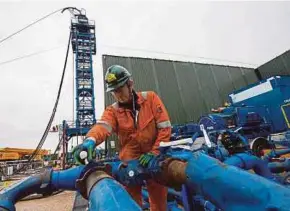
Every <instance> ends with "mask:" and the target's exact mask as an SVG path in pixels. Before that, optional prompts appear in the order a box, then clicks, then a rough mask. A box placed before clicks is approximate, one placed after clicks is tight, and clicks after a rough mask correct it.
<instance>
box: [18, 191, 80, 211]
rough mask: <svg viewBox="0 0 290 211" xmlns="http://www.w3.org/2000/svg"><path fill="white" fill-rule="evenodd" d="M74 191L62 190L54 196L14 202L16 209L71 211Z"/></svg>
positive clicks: (21, 210)
mask: <svg viewBox="0 0 290 211" xmlns="http://www.w3.org/2000/svg"><path fill="white" fill-rule="evenodd" d="M74 198H75V192H73V191H64V192H62V193H59V194H57V195H54V196H50V197H46V198H41V199H34V200H27V201H20V202H18V203H17V204H16V210H17V211H71V210H72V208H73V203H74Z"/></svg>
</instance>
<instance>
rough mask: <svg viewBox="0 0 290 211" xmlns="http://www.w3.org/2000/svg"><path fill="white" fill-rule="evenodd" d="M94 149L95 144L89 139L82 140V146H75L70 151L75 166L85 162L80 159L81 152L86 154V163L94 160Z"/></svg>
mask: <svg viewBox="0 0 290 211" xmlns="http://www.w3.org/2000/svg"><path fill="white" fill-rule="evenodd" d="M95 148H96V142H95V141H94V140H92V139H90V138H87V139H86V140H84V142H83V143H82V144H79V145H77V146H76V147H75V148H74V149H73V151H72V154H73V156H74V159H75V161H76V164H78V165H84V164H85V161H84V160H82V159H81V158H80V153H81V152H82V151H86V152H87V153H88V157H87V160H88V162H90V161H91V160H94V159H95V158H96V152H95Z"/></svg>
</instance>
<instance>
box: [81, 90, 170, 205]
mask: <svg viewBox="0 0 290 211" xmlns="http://www.w3.org/2000/svg"><path fill="white" fill-rule="evenodd" d="M137 96H138V100H137V103H138V104H139V105H140V109H139V114H138V119H137V124H136V123H135V120H134V119H133V117H132V114H131V112H132V111H131V110H129V109H125V108H122V107H119V106H118V103H114V104H112V105H110V106H108V107H107V108H106V110H105V111H104V113H103V115H102V118H101V120H99V121H97V123H96V125H94V126H93V128H92V129H91V130H90V131H89V132H88V134H87V137H93V138H94V139H95V140H96V144H97V145H99V144H101V143H102V142H103V141H104V140H105V139H106V138H107V137H108V136H110V135H111V134H112V133H113V132H115V133H116V134H117V135H118V140H119V146H120V152H119V157H120V159H121V160H123V161H126V160H132V159H138V158H139V157H140V156H141V155H142V154H143V153H147V152H153V153H154V154H158V153H159V150H158V146H159V143H160V142H161V141H169V139H170V135H171V124H170V120H169V116H168V113H167V110H166V108H165V106H164V105H163V103H162V101H161V100H160V98H159V97H158V95H157V94H156V93H154V92H152V91H149V92H139V93H137ZM135 124H136V126H135ZM126 189H127V191H128V192H129V193H130V195H131V196H132V198H133V199H134V200H135V201H136V202H137V203H138V204H139V205H140V206H141V207H142V195H141V186H140V187H138V186H137V187H130V188H129V187H126ZM147 189H148V193H149V203H150V210H151V211H166V206H167V205H166V203H167V188H166V187H164V186H161V185H159V184H157V183H156V182H154V181H152V180H149V181H147Z"/></svg>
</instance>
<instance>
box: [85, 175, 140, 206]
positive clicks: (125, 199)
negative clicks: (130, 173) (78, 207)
mask: <svg viewBox="0 0 290 211" xmlns="http://www.w3.org/2000/svg"><path fill="white" fill-rule="evenodd" d="M89 201H90V203H89V209H90V210H91V211H116V210H119V211H127V210H134V211H135V210H136V211H138V210H139V211H141V210H142V209H141V208H140V207H139V205H138V204H137V203H136V202H135V201H134V200H133V199H132V198H131V196H130V195H129V193H128V192H127V191H126V190H125V189H124V188H123V187H122V186H121V185H120V184H119V183H118V182H117V181H115V180H113V179H111V178H105V179H102V180H100V181H99V182H98V183H96V184H95V185H94V187H93V188H92V190H91V192H90V196H89Z"/></svg>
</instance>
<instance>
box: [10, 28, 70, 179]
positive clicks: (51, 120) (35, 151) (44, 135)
mask: <svg viewBox="0 0 290 211" xmlns="http://www.w3.org/2000/svg"><path fill="white" fill-rule="evenodd" d="M71 35H72V34H71V32H70V34H69V39H68V45H67V51H66V57H65V62H64V67H63V72H62V76H61V81H60V84H59V89H58V93H57V98H56V101H55V104H54V107H53V110H52V114H51V116H50V119H49V122H48V124H47V126H46V129H45V131H44V133H43V135H42V137H41V139H40V141H39V143H38V145H37V147H36V149H35V150H34V152H33V153H32V154H31V156H30V157H29V158H28V162H27V163H28V164H30V163H31V160H33V159H34V157H35V156H36V155H37V154H38V152H39V150H40V149H41V148H42V146H43V144H44V142H45V140H46V137H47V135H48V133H49V130H50V128H51V125H52V122H53V119H54V116H55V113H56V109H57V106H58V102H59V98H60V94H61V90H62V85H63V80H64V75H65V70H66V65H67V59H68V53H69V47H70V42H71ZM26 166H27V164H26V165H23V166H22V168H20V169H18V170H17V171H16V172H15V173H18V172H20V171H22V170H23V169H25V167H26Z"/></svg>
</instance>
